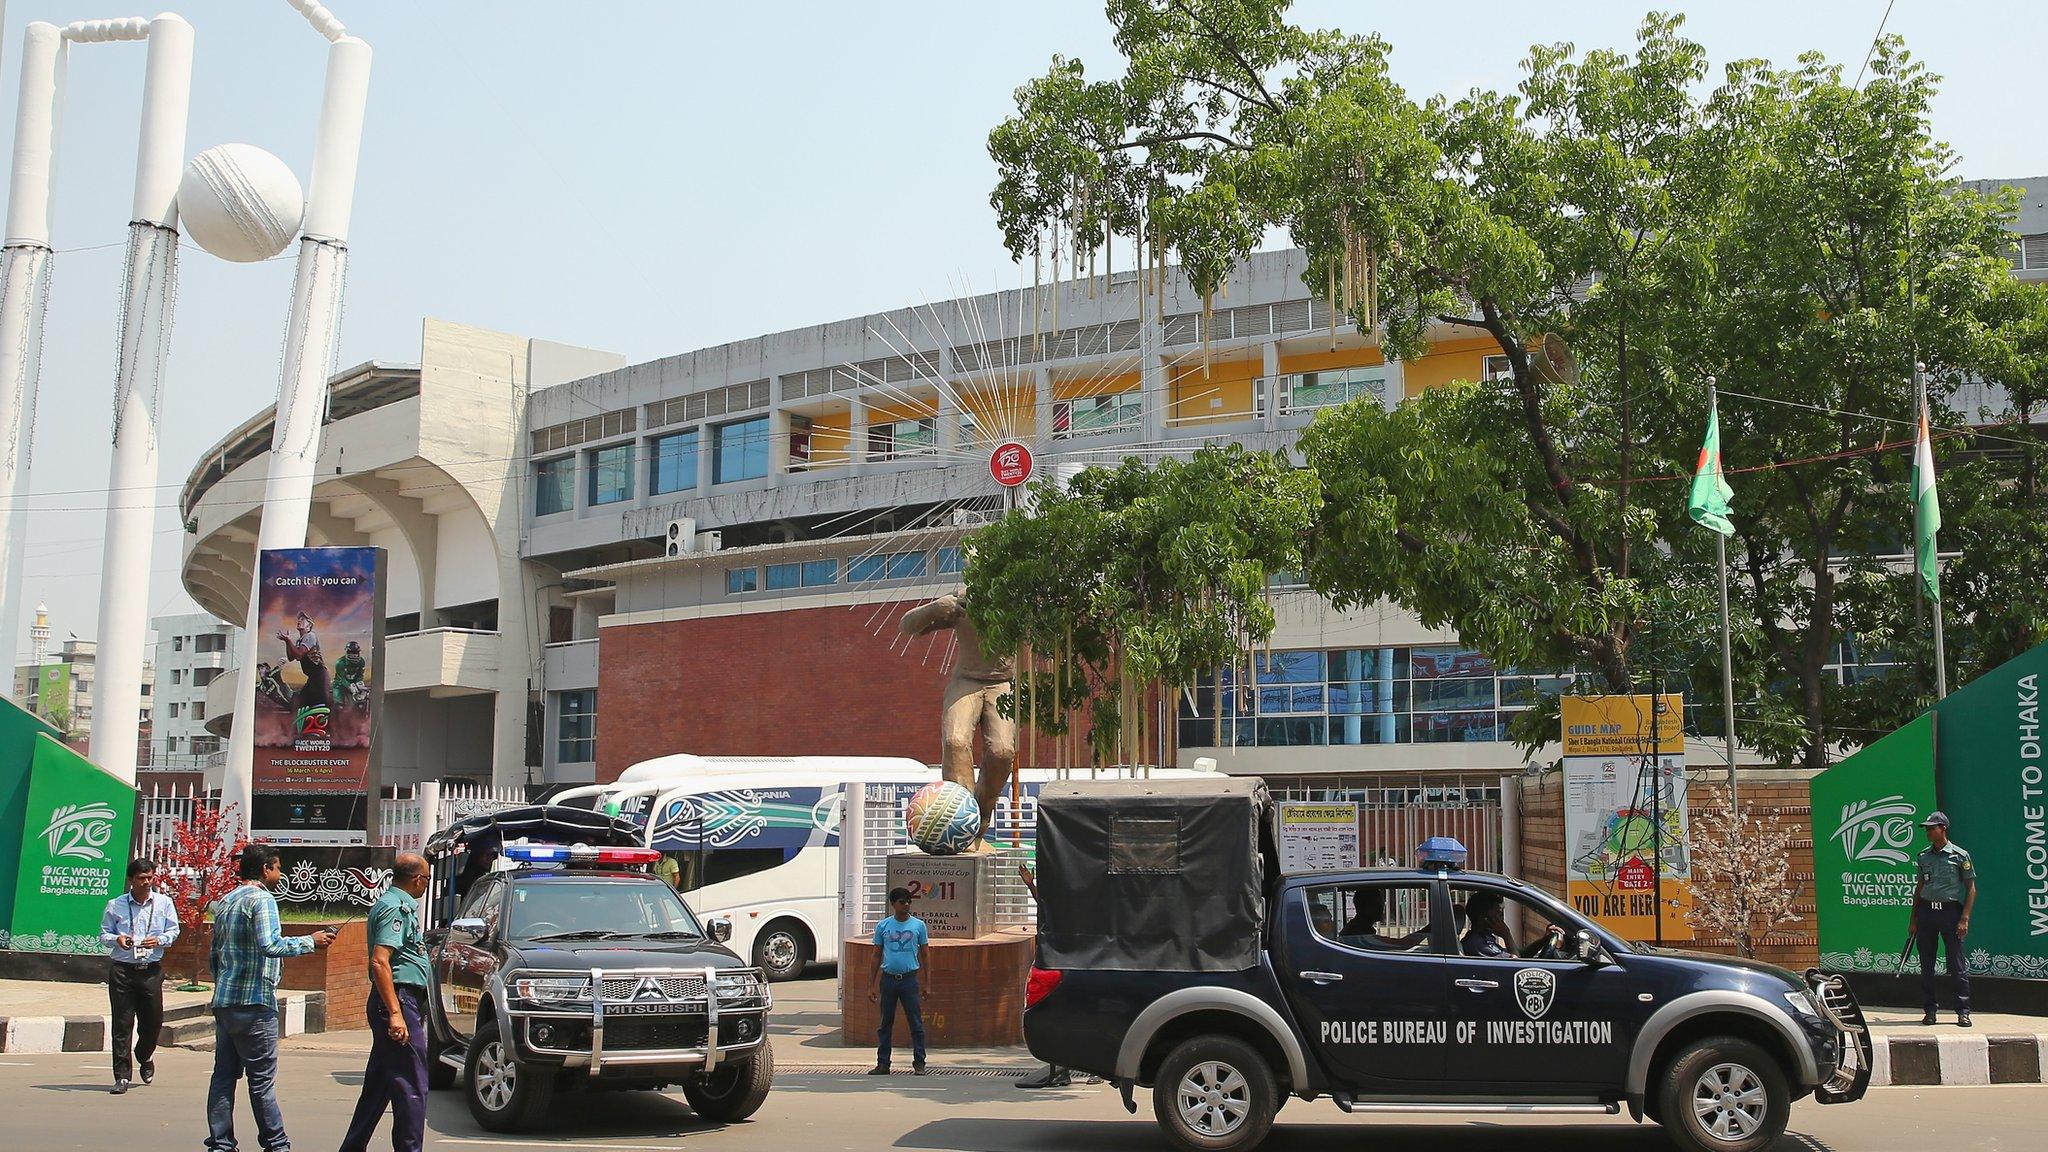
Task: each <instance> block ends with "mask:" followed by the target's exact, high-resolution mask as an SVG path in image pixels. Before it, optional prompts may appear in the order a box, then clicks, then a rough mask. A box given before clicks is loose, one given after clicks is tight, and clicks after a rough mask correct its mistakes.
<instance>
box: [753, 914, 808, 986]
mask: <svg viewBox="0 0 2048 1152" xmlns="http://www.w3.org/2000/svg"><path fill="white" fill-rule="evenodd" d="M810 962H811V942H810V938H809V935H808V934H807V933H806V932H805V931H804V930H803V929H802V928H801V927H799V926H798V925H796V924H795V923H793V922H791V921H788V920H777V921H775V922H774V923H773V924H770V925H768V926H767V927H766V928H763V929H761V934H760V935H759V936H756V937H755V938H754V967H756V968H759V969H760V970H761V972H762V974H763V975H765V976H767V977H768V979H769V980H771V981H780V980H794V979H796V978H797V977H798V976H801V975H803V971H804V965H806V964H809V963H810Z"/></svg>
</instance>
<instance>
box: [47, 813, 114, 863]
mask: <svg viewBox="0 0 2048 1152" xmlns="http://www.w3.org/2000/svg"><path fill="white" fill-rule="evenodd" d="M113 838H114V806H113V805H111V804H108V803H106V802H104V801H98V800H96V801H94V802H92V803H90V804H67V805H65V806H63V807H62V808H59V809H57V810H56V811H54V812H52V813H50V822H49V824H48V825H46V826H45V827H44V828H43V839H44V840H45V841H47V842H48V843H49V845H50V855H52V856H61V857H64V858H66V859H71V860H105V859H106V858H107V852H106V848H107V841H109V840H112V839H113Z"/></svg>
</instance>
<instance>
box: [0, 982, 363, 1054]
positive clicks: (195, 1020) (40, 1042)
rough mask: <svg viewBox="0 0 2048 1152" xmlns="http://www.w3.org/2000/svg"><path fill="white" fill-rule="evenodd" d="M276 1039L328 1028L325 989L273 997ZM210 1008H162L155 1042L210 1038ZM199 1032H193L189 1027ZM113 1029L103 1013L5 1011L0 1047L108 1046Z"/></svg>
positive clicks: (30, 1050)
mask: <svg viewBox="0 0 2048 1152" xmlns="http://www.w3.org/2000/svg"><path fill="white" fill-rule="evenodd" d="M277 1007H278V1024H279V1032H280V1039H281V1038H283V1037H284V1036H300V1035H304V1034H306V1033H308V1032H325V1031H326V1030H327V994H326V993H325V992H286V993H284V994H283V995H280V996H279V997H278V998H277ZM210 1021H211V1012H210V1010H209V1009H208V1008H207V1007H206V1006H205V1005H194V1006H192V1007H189V1008H180V1009H175V1010H173V1011H170V1012H166V1013H165V1014H164V1023H163V1029H162V1031H161V1032H159V1033H158V1037H159V1039H158V1043H159V1044H167V1045H184V1044H190V1043H193V1042H194V1041H195V1040H203V1042H205V1043H209V1044H210V1043H211V1042H212V1040H213V1029H212V1027H210ZM195 1032H196V1033H200V1034H201V1035H196V1036H195V1035H194V1033H195ZM112 1033H113V1027H112V1024H111V1018H110V1017H108V1016H104V1015H102V1016H8V1017H0V1052H4V1053H7V1054H9V1055H30V1056H45V1055H51V1054H53V1053H59V1052H108V1051H111V1050H112V1045H111V1044H110V1042H109V1037H110V1036H111V1035H112Z"/></svg>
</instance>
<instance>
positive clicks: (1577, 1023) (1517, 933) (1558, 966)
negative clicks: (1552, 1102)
mask: <svg viewBox="0 0 2048 1152" xmlns="http://www.w3.org/2000/svg"><path fill="white" fill-rule="evenodd" d="M1450 890H1451V900H1452V903H1453V904H1454V905H1455V906H1456V908H1457V917H1456V919H1457V923H1458V926H1459V940H1458V950H1457V954H1456V955H1453V956H1452V957H1451V958H1450V961H1449V979H1450V984H1451V988H1450V999H1451V1005H1452V1020H1453V1022H1454V1024H1455V1025H1457V1028H1458V1032H1457V1034H1458V1035H1460V1036H1463V1037H1465V1039H1464V1040H1463V1041H1462V1042H1459V1043H1456V1044H1454V1046H1453V1048H1452V1051H1451V1063H1450V1068H1449V1074H1450V1075H1452V1076H1455V1077H1456V1078H1457V1079H1459V1080H1460V1081H1464V1082H1469V1083H1472V1084H1473V1085H1475V1087H1476V1086H1478V1085H1500V1086H1503V1087H1504V1088H1507V1089H1508V1090H1513V1089H1515V1088H1516V1087H1517V1086H1519V1087H1520V1088H1521V1089H1522V1090H1523V1091H1525V1092H1527V1091H1531V1090H1537V1091H1545V1090H1548V1089H1550V1088H1555V1087H1564V1088H1566V1089H1567V1090H1569V1089H1571V1088H1583V1089H1584V1090H1585V1091H1586V1092H1587V1093H1588V1094H1591V1093H1593V1092H1594V1091H1595V1090H1609V1089H1613V1088H1615V1087H1616V1086H1618V1085H1621V1084H1622V1083H1624V1081H1625V1079H1626V1074H1627V1070H1628V1069H1627V1064H1628V1056H1629V1050H1630V1045H1631V1041H1632V1040H1633V1038H1634V1036H1635V1034H1636V1031H1637V1029H1638V1026H1639V1025H1640V1017H1641V1015H1642V1008H1643V1006H1642V1005H1641V1004H1639V1003H1637V1001H1636V993H1638V992H1639V991H1643V989H1642V988H1640V987H1638V985H1639V984H1640V981H1638V980H1636V979H1634V978H1632V977H1630V975H1629V974H1628V971H1627V969H1625V968H1622V967H1620V966H1618V965H1605V966H1600V967H1595V966H1593V965H1590V964H1586V963H1583V962H1581V961H1579V960H1576V959H1565V958H1562V957H1560V956H1558V955H1557V952H1556V950H1555V949H1553V948H1549V947H1547V946H1546V943H1545V942H1546V938H1547V936H1548V932H1549V929H1550V928H1551V926H1552V925H1553V924H1555V925H1556V926H1557V927H1558V928H1559V929H1561V931H1562V933H1563V934H1564V935H1565V936H1567V937H1568V936H1570V935H1571V933H1573V932H1574V931H1576V930H1577V929H1578V928H1579V927H1580V924H1579V923H1577V922H1575V921H1571V920H1565V919H1564V918H1563V913H1562V910H1560V909H1554V908H1547V907H1544V906H1541V905H1538V904H1536V903H1534V902H1532V901H1529V900H1526V899H1524V898H1522V897H1521V896H1520V895H1517V894H1516V893H1515V892H1513V891H1512V890H1509V889H1505V888H1494V887H1492V886H1490V885H1483V884H1478V883H1468V882H1455V881H1454V882H1453V883H1452V884H1451V886H1450ZM1496 901H1498V902H1499V905H1500V912H1499V913H1498V914H1495V913H1494V912H1492V911H1491V908H1490V906H1491V905H1492V904H1493V903H1494V902H1496ZM1496 916H1497V918H1496ZM1489 923H1490V924H1492V925H1494V926H1495V927H1497V928H1500V927H1504V928H1506V930H1507V936H1508V937H1510V939H1500V938H1499V936H1498V934H1497V933H1490V932H1489V931H1488V930H1487V925H1488V924H1489ZM1489 935H1492V936H1494V939H1493V940H1492V941H1491V943H1489V942H1488V941H1487V939H1486V937H1488V936H1489ZM1502 951H1505V952H1508V953H1510V955H1506V956H1500V955H1493V956H1489V955H1486V954H1485V953H1488V952H1502ZM1523 953H1528V955H1527V956H1524V955H1522V954H1523ZM1477 1090H1484V1089H1477Z"/></svg>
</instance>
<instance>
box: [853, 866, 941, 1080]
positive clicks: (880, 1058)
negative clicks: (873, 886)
mask: <svg viewBox="0 0 2048 1152" xmlns="http://www.w3.org/2000/svg"><path fill="white" fill-rule="evenodd" d="M931 941H932V937H931V933H930V931H928V930H927V929H926V928H925V926H924V921H922V920H919V919H918V918H917V917H915V916H912V915H911V914H910V889H908V888H891V889H889V915H888V916H886V917H884V918H883V920H882V922H881V923H880V924H877V925H875V983H874V987H872V988H870V989H869V990H868V999H869V1000H870V1001H873V1002H875V1003H877V1004H880V1005H881V1010H882V1026H881V1027H880V1028H878V1029H876V1030H875V1066H874V1067H873V1068H870V1069H868V1075H870V1076H887V1075H888V1074H889V1052H890V1040H891V1038H892V1036H893V1035H894V1033H895V1030H896V1006H897V1005H898V1004H901V1005H903V1018H904V1019H905V1020H908V1021H909V1022H910V1043H911V1064H910V1070H911V1071H912V1072H914V1073H916V1074H917V1075H919V1076H922V1075H924V1011H923V998H922V997H921V996H920V994H919V991H920V990H919V988H918V986H917V977H918V973H919V972H921V971H923V969H924V965H925V959H926V957H927V956H928V955H929V954H930V951H931Z"/></svg>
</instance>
